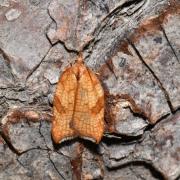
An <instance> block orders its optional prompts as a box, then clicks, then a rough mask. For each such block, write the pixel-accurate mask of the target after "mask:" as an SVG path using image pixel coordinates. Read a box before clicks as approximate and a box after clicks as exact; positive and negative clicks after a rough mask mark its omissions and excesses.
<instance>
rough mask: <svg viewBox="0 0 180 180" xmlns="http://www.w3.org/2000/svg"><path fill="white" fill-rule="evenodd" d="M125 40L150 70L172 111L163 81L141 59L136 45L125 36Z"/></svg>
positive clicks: (144, 62) (142, 60)
mask: <svg viewBox="0 0 180 180" xmlns="http://www.w3.org/2000/svg"><path fill="white" fill-rule="evenodd" d="M127 41H128V42H129V44H130V45H131V46H132V48H133V49H134V51H135V52H136V54H137V56H138V57H139V59H140V61H141V62H142V63H143V64H144V65H145V67H146V68H147V69H148V70H149V71H150V73H151V74H152V76H153V77H154V78H155V80H156V81H157V83H158V85H159V87H160V89H161V90H162V92H163V93H164V96H165V98H166V101H167V104H168V106H169V109H170V111H171V113H174V108H173V105H172V103H171V100H170V97H169V94H168V92H167V90H166V89H165V87H164V86H163V83H162V82H161V81H160V79H159V78H158V76H157V75H156V74H155V72H154V71H153V70H152V69H151V67H150V66H149V65H148V64H147V63H146V61H145V60H144V59H143V57H142V56H141V54H140V52H139V51H138V49H137V48H136V46H135V45H134V44H133V43H132V42H131V41H130V40H129V39H128V38H127Z"/></svg>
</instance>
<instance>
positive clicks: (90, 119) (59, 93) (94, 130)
mask: <svg viewBox="0 0 180 180" xmlns="http://www.w3.org/2000/svg"><path fill="white" fill-rule="evenodd" d="M103 133H104V91H103V88H102V86H101V83H100V81H99V80H98V78H97V77H96V75H95V74H94V73H93V71H92V70H90V69H89V68H87V67H86V66H85V65H84V63H83V58H82V55H80V56H79V57H78V58H77V60H76V62H75V64H74V65H72V66H71V67H68V68H67V69H65V71H64V72H63V73H62V75H61V77H60V79H59V81H58V84H57V87H56V91H55V95H54V100H53V120H52V129H51V134H52V138H53V140H54V142H55V143H61V142H63V141H65V140H68V139H72V138H75V137H81V138H84V139H89V140H91V141H93V142H95V143H97V144H98V143H99V142H100V141H101V138H102V136H103Z"/></svg>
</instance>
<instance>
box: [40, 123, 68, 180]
mask: <svg viewBox="0 0 180 180" xmlns="http://www.w3.org/2000/svg"><path fill="white" fill-rule="evenodd" d="M41 127H42V120H40V124H39V134H40V136H41V137H42V138H43V141H44V143H45V146H46V148H47V149H48V151H47V153H48V158H49V161H50V162H51V164H52V165H53V167H54V169H55V170H56V172H57V173H58V174H59V176H60V177H61V178H62V179H63V180H66V178H65V177H64V176H63V175H62V174H61V173H60V172H59V170H58V168H57V167H56V165H55V163H54V162H53V160H52V159H51V154H50V152H54V150H52V149H51V148H49V147H48V145H47V143H46V139H45V137H44V135H43V133H42V132H41ZM61 155H63V156H64V154H61Z"/></svg>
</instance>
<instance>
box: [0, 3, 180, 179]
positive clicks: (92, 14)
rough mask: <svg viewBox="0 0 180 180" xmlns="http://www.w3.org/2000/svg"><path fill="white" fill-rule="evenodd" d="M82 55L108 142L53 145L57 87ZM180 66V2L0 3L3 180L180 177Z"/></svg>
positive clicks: (0, 170)
mask: <svg viewBox="0 0 180 180" xmlns="http://www.w3.org/2000/svg"><path fill="white" fill-rule="evenodd" d="M79 52H82V53H83V57H84V63H85V64H86V66H87V67H89V68H91V69H92V70H93V71H94V72H95V73H96V74H97V76H98V78H99V80H100V82H101V84H102V86H103V89H104V92H105V102H106V105H105V118H104V121H105V132H104V136H103V139H102V140H101V142H100V144H94V143H93V142H91V141H88V140H84V139H80V138H75V139H72V140H69V141H65V142H63V143H61V144H54V143H53V140H52V138H51V121H52V116H53V114H52V106H53V105H52V102H53V95H54V91H55V88H56V84H57V82H58V79H59V76H60V75H61V74H62V72H63V71H64V70H65V69H66V68H67V67H69V66H70V64H72V63H74V62H75V60H76V58H77V55H78V53H79ZM179 69H180V3H179V1H178V0H177V1H176V0H170V1H168V0H161V1H157V0H151V1H146V0H119V1H118V0H113V1H112V0H106V1H104V0H98V1H93V0H74V1H72V0H67V1H63V0H43V1H41V0H24V1H21V0H16V1H14V0H0V118H1V119H0V179H4V180H11V179H13V180H14V179H17V180H22V179H23V180H24V179H25V180H28V179H29V180H30V179H45V180H48V179H53V180H56V179H57V180H58V179H66V180H70V179H74V180H80V179H82V180H90V179H105V180H107V179H113V180H115V179H132V180H138V179H147V180H155V179H178V178H179V177H180V140H179V139H180V131H179V128H180V112H179V109H180V70H179Z"/></svg>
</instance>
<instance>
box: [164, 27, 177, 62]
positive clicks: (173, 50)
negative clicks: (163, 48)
mask: <svg viewBox="0 0 180 180" xmlns="http://www.w3.org/2000/svg"><path fill="white" fill-rule="evenodd" d="M160 28H161V30H162V32H163V35H164V37H165V38H166V40H167V43H168V45H169V46H170V48H171V50H172V52H173V54H174V56H175V58H176V60H177V62H178V63H180V60H179V58H178V55H177V54H176V51H175V49H174V48H173V46H172V44H171V42H170V40H169V38H168V36H167V34H166V31H165V30H164V28H163V26H161V25H160Z"/></svg>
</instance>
